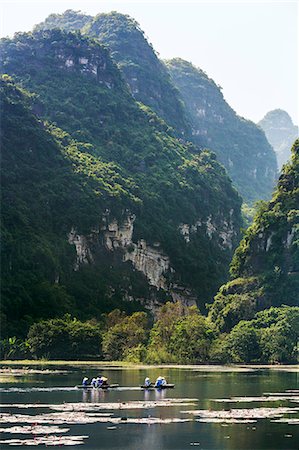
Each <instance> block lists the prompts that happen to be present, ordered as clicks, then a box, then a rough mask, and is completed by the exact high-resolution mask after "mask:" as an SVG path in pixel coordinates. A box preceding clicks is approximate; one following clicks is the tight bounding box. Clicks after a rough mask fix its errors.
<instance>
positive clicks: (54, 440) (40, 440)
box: [0, 436, 88, 446]
mask: <svg viewBox="0 0 299 450" xmlns="http://www.w3.org/2000/svg"><path fill="white" fill-rule="evenodd" d="M87 438H88V436H41V437H34V438H33V439H4V440H1V441H0V444H8V445H14V446H16V445H30V446H31V445H46V446H48V445H59V446H61V445H80V444H83V443H84V439H87Z"/></svg>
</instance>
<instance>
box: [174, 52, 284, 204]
mask: <svg viewBox="0 0 299 450" xmlns="http://www.w3.org/2000/svg"><path fill="white" fill-rule="evenodd" d="M167 67H168V69H169V71H170V74H171V77H172V80H173V82H174V84H175V85H176V87H177V88H178V89H179V91H180V94H181V96H182V98H183V100H184V104H185V107H186V110H187V113H188V117H189V120H190V123H191V126H192V140H193V142H195V143H196V144H197V145H199V146H201V147H207V148H211V149H213V151H214V152H215V153H216V154H217V157H218V158H219V161H221V162H222V164H223V165H224V166H225V168H226V170H227V171H228V173H229V175H230V177H231V179H232V180H233V182H234V184H235V186H236V187H237V189H238V191H239V192H240V194H241V195H242V197H243V198H244V200H245V201H246V202H249V203H252V202H253V201H256V200H260V199H268V198H270V196H271V192H272V190H273V187H274V182H275V179H276V171H277V164H276V157H275V153H274V151H273V149H272V148H271V146H270V144H269V143H268V141H267V139H266V137H265V135H264V133H263V132H262V131H261V130H260V129H259V128H258V127H257V126H256V125H255V124H254V123H253V122H250V121H249V120H245V119H244V118H242V117H239V116H238V115H237V114H236V113H235V111H234V110H233V109H232V108H231V107H230V106H229V105H228V104H227V102H226V101H225V99H224V97H223V94H222V92H221V88H220V87H219V86H217V85H216V83H215V82H214V81H213V80H212V79H211V78H209V77H208V76H207V74H206V73H204V72H203V71H202V70H200V69H197V68H196V67H194V66H193V65H192V64H191V63H189V62H187V61H184V60H182V59H179V58H177V59H173V60H171V61H168V62H167Z"/></svg>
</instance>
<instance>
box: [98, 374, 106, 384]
mask: <svg viewBox="0 0 299 450" xmlns="http://www.w3.org/2000/svg"><path fill="white" fill-rule="evenodd" d="M103 386H108V378H106V377H103V376H102V375H100V376H98V377H97V387H103Z"/></svg>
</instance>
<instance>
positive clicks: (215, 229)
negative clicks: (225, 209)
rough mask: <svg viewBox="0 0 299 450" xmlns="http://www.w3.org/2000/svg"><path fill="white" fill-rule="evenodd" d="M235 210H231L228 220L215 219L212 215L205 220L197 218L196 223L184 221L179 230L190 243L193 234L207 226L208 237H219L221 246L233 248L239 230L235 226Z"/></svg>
mask: <svg viewBox="0 0 299 450" xmlns="http://www.w3.org/2000/svg"><path fill="white" fill-rule="evenodd" d="M233 213H234V211H233V210H230V217H229V219H228V220H226V219H222V220H221V221H218V222H217V221H215V220H214V219H213V217H212V216H211V215H209V216H208V218H207V219H206V220H205V221H204V220H200V219H199V220H197V221H196V222H195V223H194V224H192V225H189V224H187V223H182V224H180V225H179V231H180V233H181V234H182V236H183V237H184V239H185V242H186V243H187V244H189V243H190V242H192V235H194V234H195V233H197V231H198V230H199V229H200V228H201V227H204V228H205V232H206V234H207V236H208V238H209V239H210V240H211V239H213V238H214V239H217V240H218V243H219V246H220V247H221V248H222V249H223V250H225V249H229V250H232V248H233V243H234V240H235V239H236V237H237V231H236V229H235V227H234V222H233Z"/></svg>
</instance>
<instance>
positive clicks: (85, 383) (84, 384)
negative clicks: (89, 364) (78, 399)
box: [82, 377, 88, 386]
mask: <svg viewBox="0 0 299 450" xmlns="http://www.w3.org/2000/svg"><path fill="white" fill-rule="evenodd" d="M82 386H88V378H87V377H84V378H83V380H82Z"/></svg>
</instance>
